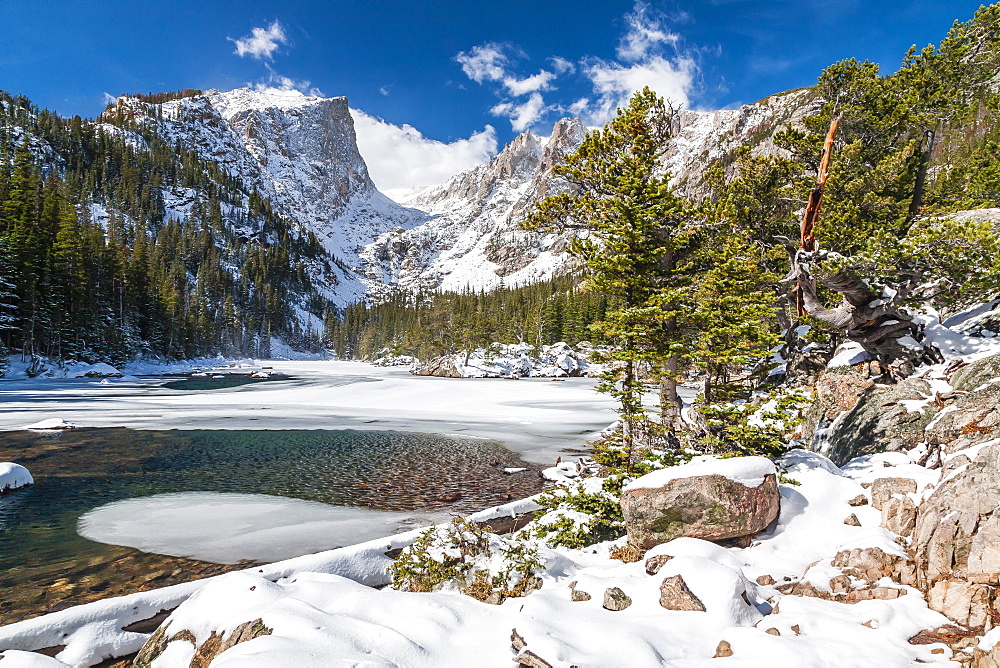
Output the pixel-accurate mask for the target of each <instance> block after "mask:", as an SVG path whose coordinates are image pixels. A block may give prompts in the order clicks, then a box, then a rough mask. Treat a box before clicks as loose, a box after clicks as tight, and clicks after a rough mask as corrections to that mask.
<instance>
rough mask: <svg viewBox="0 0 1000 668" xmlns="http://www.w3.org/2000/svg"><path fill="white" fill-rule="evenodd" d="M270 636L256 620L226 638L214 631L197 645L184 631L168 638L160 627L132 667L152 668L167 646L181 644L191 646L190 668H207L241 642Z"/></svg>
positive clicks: (195, 639)
mask: <svg viewBox="0 0 1000 668" xmlns="http://www.w3.org/2000/svg"><path fill="white" fill-rule="evenodd" d="M266 635H271V629H269V628H268V627H266V626H264V621H263V620H261V619H255V620H253V621H249V622H244V623H242V624H240V625H238V626H237V627H236V628H235V629H233V631H232V632H231V633H229V634H228V635H222V634H217V633H215V632H214V631H213V632H212V633H211V635H209V637H208V638H207V639H206V640H205V641H204V642H202V643H199V642H198V639H197V637H196V636H195V634H193V633H191V632H190V631H187V630H181V631H178V632H176V633H172V634H169V635H168V632H167V631H166V627H165V626H161V627H160V628H158V629H157V630H156V632H155V633H153V635H152V636H150V638H149V640H147V641H146V644H145V645H143V646H142V649H141V650H139V653H138V654H137V655H136V657H135V660H134V661H133V662H132V665H133V666H137V667H139V668H146V667H148V666H151V665H153V662H154V661H156V659H157V658H159V657H160V655H161V654H163V653H164V652H165V651H166V649H167V645H169V644H170V643H172V642H178V641H183V642H187V643H190V644H191V645H192V646H193V647H194V655H193V656H192V657H191V663H190V666H191V668H207V667H208V665H209V664H210V663H212V660H213V659H214V658H215V657H217V656H219V655H220V654H222V653H223V652H225V651H226V650H227V649H229V648H230V647H235V646H236V645H238V644H240V643H241V642H247V641H249V640H253V639H254V638H259V637H261V636H266Z"/></svg>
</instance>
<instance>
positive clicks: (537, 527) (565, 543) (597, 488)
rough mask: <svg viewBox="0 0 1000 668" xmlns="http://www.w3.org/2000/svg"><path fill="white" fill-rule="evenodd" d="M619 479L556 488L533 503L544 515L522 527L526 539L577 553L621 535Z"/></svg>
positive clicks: (598, 479)
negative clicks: (542, 509)
mask: <svg viewBox="0 0 1000 668" xmlns="http://www.w3.org/2000/svg"><path fill="white" fill-rule="evenodd" d="M622 484H623V478H622V477H621V476H612V477H609V478H587V479H586V480H581V481H580V482H575V483H572V484H570V485H566V486H560V487H556V488H555V489H551V490H548V491H547V492H544V493H543V494H541V495H539V496H538V497H537V498H536V499H535V501H536V503H538V505H540V506H542V507H543V508H546V509H547V510H548V512H546V513H545V514H544V515H542V516H541V517H539V518H538V519H537V520H535V521H534V522H532V523H531V525H530V526H529V527H526V528H525V530H524V531H522V532H521V535H530V536H532V537H534V538H537V539H538V540H540V541H542V542H543V543H545V544H547V545H551V546H553V547H569V548H574V549H579V548H581V547H587V546H588V545H593V544H594V543H600V542H603V541H606V540H614V539H616V538H620V537H621V536H623V535H624V534H625V524H624V519H623V518H622V508H621V504H620V503H619V500H618V499H619V496H620V495H621V488H622Z"/></svg>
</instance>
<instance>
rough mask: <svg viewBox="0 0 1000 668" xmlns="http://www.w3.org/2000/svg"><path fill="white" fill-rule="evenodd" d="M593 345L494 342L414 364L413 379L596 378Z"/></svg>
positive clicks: (599, 367) (582, 342) (596, 369)
mask: <svg viewBox="0 0 1000 668" xmlns="http://www.w3.org/2000/svg"><path fill="white" fill-rule="evenodd" d="M592 353H593V346H591V345H590V344H589V343H588V342H586V341H581V342H580V343H579V344H577V347H576V348H575V349H574V348H573V347H571V346H570V345H569V344H567V343H565V342H559V343H553V344H552V345H550V346H542V347H541V348H536V347H535V346H532V345H530V344H528V343H518V344H501V343H495V344H493V345H492V346H490V347H489V348H477V349H475V350H473V351H463V352H457V353H451V354H449V355H443V356H441V357H438V358H435V359H432V360H428V361H427V362H424V363H423V364H417V365H415V366H414V367H413V368H412V369H411V370H410V373H412V374H414V375H416V376H440V377H443V378H511V379H513V378H528V377H532V378H564V377H567V376H597V375H599V374H600V373H601V371H602V369H603V367H602V366H601V365H600V364H595V363H594V362H593V361H592V360H591V355H592Z"/></svg>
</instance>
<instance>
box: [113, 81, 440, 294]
mask: <svg viewBox="0 0 1000 668" xmlns="http://www.w3.org/2000/svg"><path fill="white" fill-rule="evenodd" d="M118 109H120V110H123V111H124V113H126V114H127V115H131V116H132V117H133V118H134V119H135V120H136V121H137V122H139V123H144V124H152V125H154V126H155V129H156V131H157V133H158V134H159V135H160V136H161V137H163V138H164V139H166V140H167V141H169V142H171V143H176V144H179V145H181V146H183V147H185V148H190V149H191V150H194V151H195V152H196V153H197V154H198V155H199V156H200V157H202V158H204V159H206V160H211V161H213V162H216V163H218V164H219V165H220V167H222V169H224V170H225V171H226V172H227V173H228V174H229V175H230V176H231V177H233V178H234V179H236V180H238V181H240V182H242V183H243V184H245V185H246V186H248V187H250V188H256V189H257V190H258V191H259V192H260V194H261V195H263V196H265V197H267V198H269V199H270V200H271V202H272V204H273V205H274V207H275V209H276V210H277V211H278V212H279V213H281V214H284V215H285V216H287V217H289V218H291V219H292V220H293V221H295V222H296V223H298V224H299V225H301V226H302V227H304V228H305V229H309V230H311V231H313V232H314V233H315V234H316V235H317V237H318V238H319V239H320V241H321V242H322V243H323V245H324V246H325V247H326V248H327V250H328V251H329V252H330V253H331V254H332V255H333V256H334V257H335V258H336V259H337V260H338V264H339V265H340V271H339V272H338V273H339V276H338V285H337V289H336V291H335V293H334V294H333V296H334V297H335V301H337V302H339V303H348V302H350V301H353V300H354V299H356V298H358V297H360V296H361V295H362V294H364V293H365V291H366V286H365V285H364V283H363V281H361V280H360V278H359V277H358V276H357V274H356V273H355V272H354V271H352V270H351V268H352V267H353V266H354V265H355V264H356V262H357V258H358V254H359V252H360V251H361V249H362V248H363V247H364V246H365V245H366V244H369V243H371V242H372V241H373V240H374V239H375V238H376V237H377V236H378V235H379V234H380V233H382V232H384V231H386V230H389V229H392V228H394V227H397V226H402V227H408V226H411V225H413V224H414V223H415V222H417V221H419V220H421V219H422V217H421V215H420V214H419V213H416V212H411V211H408V210H407V209H405V208H404V207H401V206H400V205H398V204H396V203H395V202H393V201H391V200H390V199H389V198H387V197H386V196H385V195H383V194H382V193H380V192H379V191H378V190H377V189H376V188H375V185H374V184H373V183H372V181H371V178H370V177H369V175H368V168H367V166H366V165H365V161H364V159H363V158H362V157H361V153H360V152H359V151H358V146H357V139H356V137H355V133H354V121H353V119H352V118H351V115H350V111H349V109H348V103H347V98H345V97H333V98H320V97H314V96H308V95H303V94H302V93H299V92H296V91H284V90H276V89H269V90H252V89H249V88H240V89H237V90H231V91H226V92H219V91H215V90H212V91H208V92H206V93H204V94H202V95H196V96H194V97H187V98H183V99H179V100H173V101H170V102H165V103H163V104H159V105H152V104H148V103H145V102H143V101H141V100H138V99H134V98H121V99H120V101H119V103H118Z"/></svg>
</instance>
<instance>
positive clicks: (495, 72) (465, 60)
mask: <svg viewBox="0 0 1000 668" xmlns="http://www.w3.org/2000/svg"><path fill="white" fill-rule="evenodd" d="M524 57H525V54H524V53H523V52H521V51H520V50H519V49H517V48H516V47H514V46H511V45H509V44H498V43H496V42H487V43H486V44H480V45H477V46H474V47H472V48H471V49H470V50H469V51H462V52H459V54H458V55H457V56H455V60H457V61H458V62H459V63H460V64H461V65H462V71H463V72H465V75H466V76H467V77H469V78H470V79H472V80H473V81H475V82H476V83H479V84H482V83H495V84H499V88H498V90H497V94H498V95H499V97H500V102H498V103H497V104H495V105H493V107H492V108H491V109H490V113H492V114H493V115H494V116H501V117H504V118H508V119H509V120H510V125H511V128H513V130H514V131H515V132H524V131H525V130H527V129H528V128H529V127H531V126H532V125H533V124H534V123H537V122H538V121H539V120H540V119H541V118H542V117H543V116H544V115H545V113H546V112H548V111H551V110H553V109H555V107H550V106H549V105H546V103H545V99H544V98H543V97H542V95H541V91H549V90H553V88H554V86H553V85H552V82H553V81H554V80H555V79H556V77H558V76H559V75H560V74H562V73H565V72H569V71H572V70H573V69H574V68H573V64H572V63H570V62H569V61H568V60H566V59H565V58H558V57H556V58H551V59H550V62H551V63H552V70H551V71H550V70H544V69H543V70H539V71H538V72H537V73H536V74H531V75H528V76H525V77H520V76H518V75H517V74H516V73H515V72H514V71H513V58H524ZM525 95H527V96H528V99H527V100H518V99H517V98H522V97H523V96H525Z"/></svg>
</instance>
